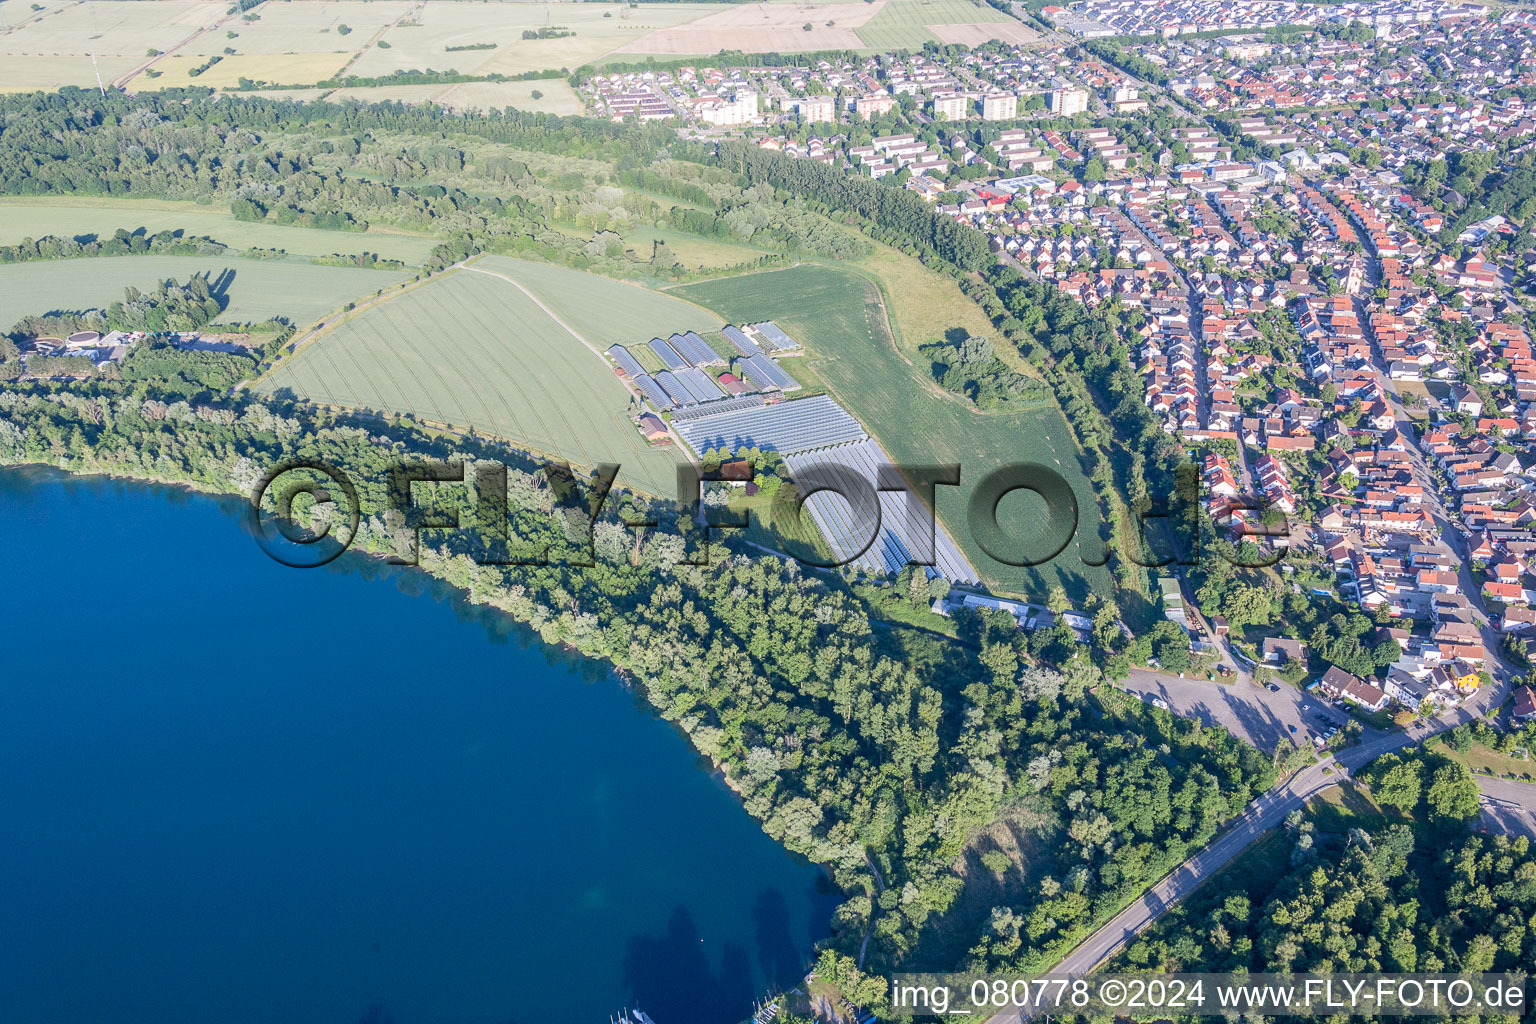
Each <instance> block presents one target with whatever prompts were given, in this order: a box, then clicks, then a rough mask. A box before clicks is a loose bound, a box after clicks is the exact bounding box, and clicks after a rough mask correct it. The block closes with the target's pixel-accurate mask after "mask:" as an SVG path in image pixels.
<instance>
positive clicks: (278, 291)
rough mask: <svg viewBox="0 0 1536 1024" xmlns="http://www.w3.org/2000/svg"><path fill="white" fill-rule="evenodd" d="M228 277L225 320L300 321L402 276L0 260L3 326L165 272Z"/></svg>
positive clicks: (152, 258) (262, 266) (144, 284)
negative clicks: (282, 318) (278, 318)
mask: <svg viewBox="0 0 1536 1024" xmlns="http://www.w3.org/2000/svg"><path fill="white" fill-rule="evenodd" d="M201 273H207V274H208V275H209V277H210V279H213V280H215V281H216V280H218V279H219V278H220V276H221V275H228V294H229V300H230V301H229V307H228V308H227V309H226V310H225V311H224V313H223V315H222V316H220V318H219V320H220V322H223V323H249V322H254V321H259V320H266V319H269V318H271V317H274V316H286V317H288V318H289V319H290V320H292V321H293V322H294V323H295V324H297V325H299V326H301V327H302V326H304V325H306V324H309V323H313V322H314V321H316V320H318V319H320V318H321V317H322V316H324V315H325V314H327V313H329V312H331V311H332V310H335V309H339V308H340V307H341V306H343V305H345V304H346V303H348V302H352V301H355V300H358V299H362V298H365V297H367V296H371V295H372V294H373V293H374V292H375V291H377V290H378V289H380V288H385V287H388V286H389V285H392V284H395V283H396V282H398V281H402V280H404V279H405V278H406V276H407V275H405V274H402V273H397V272H395V271H388V270H363V269H360V268H358V267H320V266H315V265H314V264H311V263H300V262H296V261H289V260H253V259H244V258H240V257H231V256H214V257H204V256H159V255H142V256H103V257H95V258H81V259H73V260H43V261H39V262H36V263H11V264H7V265H5V266H0V329H3V328H8V327H10V325H11V324H14V323H15V322H16V321H17V320H20V319H21V318H22V317H24V316H32V315H35V314H41V313H50V312H54V311H61V310H78V309H92V308H98V307H99V308H105V307H106V306H107V305H109V304H111V303H112V302H115V301H117V300H119V299H121V298H122V297H123V289H124V288H126V287H128V286H130V285H132V286H133V287H135V288H139V289H141V290H144V291H148V290H150V289H153V288H154V287H155V285H156V284H157V283H158V282H160V281H163V280H165V279H166V278H172V277H174V278H176V279H178V280H181V281H185V280H187V279H188V278H189V277H191V276H193V275H194V274H201Z"/></svg>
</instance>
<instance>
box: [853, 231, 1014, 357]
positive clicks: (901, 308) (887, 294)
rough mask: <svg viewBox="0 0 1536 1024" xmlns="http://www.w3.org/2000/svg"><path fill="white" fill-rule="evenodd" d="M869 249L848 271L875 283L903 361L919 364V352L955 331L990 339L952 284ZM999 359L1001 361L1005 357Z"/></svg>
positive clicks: (985, 323) (894, 254)
mask: <svg viewBox="0 0 1536 1024" xmlns="http://www.w3.org/2000/svg"><path fill="white" fill-rule="evenodd" d="M871 247H872V251H871V252H870V254H869V255H868V256H866V257H864V258H863V259H861V260H858V261H857V262H855V263H852V264H850V266H851V267H852V268H854V269H856V270H858V271H860V272H861V273H863V274H864V275H865V276H868V277H873V278H874V279H875V280H877V281H878V282H879V283H880V285H881V288H882V297H883V298H884V300H885V304H886V306H887V308H888V309H889V310H890V313H891V326H892V329H893V333H894V334H895V335H896V339H895V340H896V345H897V348H899V349H900V350H901V352H902V354H903V355H905V356H906V357H907V358H908V359H909V360H911V361H913V362H914V363H916V362H920V361H922V360H923V358H924V357H923V356H922V355H921V354H920V353H919V352H918V349H919V348H921V347H922V346H923V345H926V344H928V343H930V342H934V341H940V340H943V338H944V336H945V333H946V332H948V331H950V330H953V329H954V328H957V327H958V328H960V329H961V330H964V331H967V332H968V333H970V334H973V335H975V336H977V337H983V338H989V337H992V336H993V334H994V333H995V332H994V330H993V328H992V322H991V321H990V320H988V319H987V317H986V314H984V313H982V311H981V307H980V306H978V305H976V303H974V302H972V301H971V300H970V299H968V298H966V296H965V293H964V292H962V291H960V289H959V288H958V287H956V286H955V281H954V279H953V278H951V277H946V276H945V275H943V274H941V273H939V272H938V271H936V270H932V269H930V268H928V267H925V266H923V264H922V263H921V261H919V260H917V259H915V258H914V257H911V256H908V255H906V254H905V253H903V252H900V251H899V250H896V249H892V248H891V247H890V246H887V245H880V244H879V243H871ZM1001 354H1002V355H1004V357H1005V358H1006V353H1001ZM1020 362H1021V363H1022V362H1023V360H1022V358H1021V359H1020Z"/></svg>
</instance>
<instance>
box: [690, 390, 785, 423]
mask: <svg viewBox="0 0 1536 1024" xmlns="http://www.w3.org/2000/svg"><path fill="white" fill-rule="evenodd" d="M763 404H764V403H763V396H762V395H732V396H731V397H730V398H723V399H721V400H720V401H718V402H711V403H710V404H709V405H695V406H692V407H690V408H687V409H678V410H677V411H676V412H674V413H673V414H672V422H674V423H686V422H688V421H689V420H698V419H704V418H705V417H707V416H719V415H722V414H723V413H728V412H740V411H741V410H743V409H761V408H762V407H763Z"/></svg>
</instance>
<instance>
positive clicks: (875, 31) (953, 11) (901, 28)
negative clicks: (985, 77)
mask: <svg viewBox="0 0 1536 1024" xmlns="http://www.w3.org/2000/svg"><path fill="white" fill-rule="evenodd" d="M986 24H996V25H997V27H998V30H999V35H1000V37H1001V38H1006V39H1009V41H1016V40H1014V39H1013V37H1012V36H1009V35H1004V34H1002V33H1003V30H1006V29H1007V27H1008V26H1010V25H1018V24H1019V23H1018V22H1017V21H1015V20H1014V19H1012V18H1010V17H1008V15H1006V14H1004V13H1003V12H1002V11H999V10H997V9H996V8H995V7H991V6H989V5H987V4H986V3H983V2H981V0H975V2H972V0H885V3H884V4H881V5H880V6H879V10H878V12H877V13H876V14H875V16H874V17H873V18H870V19H869V21H867V22H865V23H864V24H863V25H862V26H861V27H860V28H859V33H858V34H859V39H860V41H861V45H862V46H864V47H867V48H869V49H872V50H903V49H905V50H920V49H922V47H923V44H924V43H936V42H941V41H945V42H947V41H949V40H942V39H941V37H940V35H939V34H938V32H937V31H936V30H935V29H934V28H933V26H946V31H948V32H949V34H950V35H951V36H954V35H956V31H955V30H954V29H953V28H950V27H952V26H973V25H986ZM1020 27H1022V26H1020ZM963 32H964V34H968V35H977V34H981V35H983V36H984V38H982V39H978V40H976V41H977V42H982V41H985V35H986V33H977V32H976V31H975V30H974V29H969V28H968V29H965V30H963ZM1031 36H1033V33H1031ZM953 41H955V42H961V41H966V42H970V40H969V39H967V40H961V39H954V40H953Z"/></svg>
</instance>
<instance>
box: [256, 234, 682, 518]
mask: <svg viewBox="0 0 1536 1024" xmlns="http://www.w3.org/2000/svg"><path fill="white" fill-rule="evenodd" d="M517 263H518V261H515V260H507V261H503V262H500V263H493V262H492V261H490V260H487V261H483V263H482V264H480V265H482V266H484V267H485V268H486V269H491V268H493V267H505V266H506V265H508V264H511V265H513V266H512V267H511V269H513V270H517V269H518V266H517ZM530 266H532V265H530ZM548 269H550V270H558V271H560V273H561V274H572V275H574V276H575V278H577V279H578V281H580V279H584V278H589V277H590V275H584V274H579V273H577V272H575V271H567V270H562V269H561V268H548ZM528 276H529V277H539V279H540V281H541V283H543V284H545V285H548V284H549V280H550V279H549V278H547V277H543V276H541V275H538V274H530V275H528ZM598 282H600V283H598ZM581 284H582V285H584V286H585V287H587V288H590V289H592V290H594V291H596V292H600V293H606V290H607V289H608V288H610V287H613V288H623V289H626V290H627V289H628V286H627V285H623V284H620V283H618V282H612V281H607V280H606V279H603V278H591V279H590V280H587V281H581ZM634 291H635V292H636V293H638V296H624V297H626V298H635V297H640V298H644V297H646V296H649V297H650V298H652V299H654V300H656V302H655V303H647V302H639V303H635V304H632V305H630V306H628V307H625V306H618V307H617V308H605V309H594V310H589V311H587V312H588V313H589V314H590V315H582V316H575V315H573V316H572V318H571V319H570V320H567V323H572V326H574V327H575V328H576V330H577V331H578V332H581V333H582V334H583V336H585V337H586V338H588V340H590V341H593V342H594V343H596V342H599V341H600V340H602V339H599V338H596V337H594V336H593V335H592V334H588V333H586V332H587V331H588V330H589V329H590V330H593V331H596V330H597V329H598V327H603V328H604V329H610V328H611V329H612V330H614V332H615V333H620V334H622V335H623V336H624V337H625V338H628V339H630V340H633V339H635V338H637V337H638V338H640V339H641V340H648V339H649V338H650V337H651V336H652V335H653V334H656V333H661V334H666V333H669V332H670V331H671V330H673V329H675V327H674V325H673V324H672V323H671V322H670V321H669V320H667V319H665V318H664V319H663V320H662V321H661V322H654V321H650V320H646V319H641V318H642V317H647V316H652V315H654V314H655V311H656V309H657V308H663V309H666V310H674V309H685V310H686V309H689V308H690V307H687V306H685V305H684V304H683V303H680V302H677V301H676V300H671V299H667V298H666V297H665V296H659V295H654V294H652V293H646V292H644V291H643V290H641V289H634ZM579 302H580V299H579V296H577V295H566V296H564V297H563V301H562V303H561V305H563V306H573V305H579ZM561 316H562V319H564V313H562V314H561ZM625 317H628V318H629V319H628V326H627V328H626V329H624V330H623V331H618V329H617V328H616V327H615V326H614V325H615V324H617V323H618V321H619V320H620V319H622V318H625ZM603 343H604V344H606V340H603ZM283 388H287V389H290V390H291V391H293V392H294V393H295V394H297V395H299V396H300V397H303V398H308V399H312V400H315V401H320V402H326V403H330V404H335V405H341V406H347V407H352V408H362V409H372V410H379V411H388V412H401V413H410V414H412V415H414V416H417V417H420V418H423V419H427V420H431V421H436V422H439V423H444V424H450V425H452V426H455V427H461V428H462V427H466V426H473V427H475V428H476V429H478V430H481V431H484V432H486V433H490V434H495V435H497V436H500V437H504V438H507V439H508V440H511V441H513V442H515V443H518V444H520V445H523V446H525V447H527V448H529V449H531V450H533V451H534V452H536V453H538V454H543V455H553V456H558V457H561V458H564V459H568V460H569V461H570V462H572V463H574V464H577V465H580V466H582V467H591V466H594V465H596V464H598V463H603V462H617V463H619V464H620V466H621V467H622V468H621V469H620V471H619V477H618V484H619V485H620V486H628V487H631V488H636V489H639V490H643V491H648V492H650V493H654V494H671V493H672V492H673V491H674V490H675V489H676V483H675V481H676V469H675V467H676V463H677V461H678V460H679V458H680V456H679V455H678V453H677V452H676V451H675V450H672V449H668V448H652V447H651V446H649V445H647V444H646V443H645V441H644V440H643V439H642V438H641V437H640V434H639V432H638V431H637V430H636V429H635V426H634V424H633V423H632V422H631V419H630V415H631V412H632V402H631V396H630V392H629V391H628V389H627V388H625V386H624V385H623V384H622V383H620V382H619V380H618V378H617V377H615V376H614V374H613V370H612V368H611V367H610V366H609V365H608V363H607V362H606V361H605V360H604V359H603V358H602V357H601V356H600V355H598V354H597V353H596V352H594V351H592V350H591V349H589V348H588V347H587V346H586V345H584V344H583V343H582V342H581V341H580V340H578V339H577V338H575V337H573V336H572V335H571V333H570V332H569V331H567V330H566V329H565V328H564V327H562V326H561V325H560V324H559V323H557V322H556V321H555V320H554V319H552V318H551V317H550V316H549V315H548V314H546V313H545V312H544V311H542V310H541V309H540V308H539V307H538V305H537V304H536V303H535V302H534V301H533V300H531V299H529V298H528V296H526V295H525V294H523V292H522V291H520V290H519V289H518V288H517V287H516V286H515V285H513V284H511V283H510V282H508V281H505V280H502V279H500V278H498V277H493V276H491V275H489V274H482V273H475V272H473V271H467V270H465V271H458V272H455V273H452V274H449V275H447V276H444V277H441V278H438V279H437V280H434V281H432V282H431V283H429V284H426V285H423V286H421V287H419V288H415V289H412V290H410V291H408V292H406V293H405V294H404V295H402V296H401V297H399V298H397V299H393V300H391V301H389V302H386V303H383V304H382V305H380V306H377V307H375V308H373V309H370V310H368V311H366V312H364V313H363V314H362V315H360V316H358V317H357V318H356V319H353V320H350V321H348V322H346V323H344V324H342V325H341V326H339V327H338V328H336V329H335V330H334V331H332V332H331V333H329V334H327V335H325V336H323V337H321V338H319V339H318V340H317V341H315V342H314V343H312V344H311V345H308V346H306V347H305V348H302V349H301V350H300V351H299V352H298V353H297V354H296V355H294V356H293V357H292V358H290V359H287V360H285V361H283V362H282V363H280V364H278V366H277V367H276V368H275V369H274V370H273V371H272V373H270V374H269V375H268V376H267V377H266V378H264V379H263V380H262V381H261V382H260V383H259V384H258V386H257V389H258V390H259V391H263V392H267V393H271V392H274V391H277V390H279V389H283Z"/></svg>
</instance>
